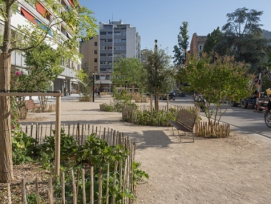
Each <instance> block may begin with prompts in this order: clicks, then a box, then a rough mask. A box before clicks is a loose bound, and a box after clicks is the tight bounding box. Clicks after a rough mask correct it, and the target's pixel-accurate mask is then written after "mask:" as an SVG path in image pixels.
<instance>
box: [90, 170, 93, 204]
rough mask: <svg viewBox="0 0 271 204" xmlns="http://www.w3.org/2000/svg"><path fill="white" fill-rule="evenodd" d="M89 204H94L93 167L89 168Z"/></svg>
mask: <svg viewBox="0 0 271 204" xmlns="http://www.w3.org/2000/svg"><path fill="white" fill-rule="evenodd" d="M90 204H94V173H93V166H91V167H90Z"/></svg>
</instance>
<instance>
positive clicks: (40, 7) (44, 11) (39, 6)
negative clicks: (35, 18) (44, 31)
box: [36, 2, 46, 16]
mask: <svg viewBox="0 0 271 204" xmlns="http://www.w3.org/2000/svg"><path fill="white" fill-rule="evenodd" d="M36 9H37V11H38V12H39V13H40V14H41V15H42V16H45V15H46V9H45V8H44V7H43V5H41V4H40V3H39V2H36Z"/></svg>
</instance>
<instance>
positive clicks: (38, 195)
mask: <svg viewBox="0 0 271 204" xmlns="http://www.w3.org/2000/svg"><path fill="white" fill-rule="evenodd" d="M35 183H36V197H37V204H40V194H39V184H38V178H37V177H36V179H35Z"/></svg>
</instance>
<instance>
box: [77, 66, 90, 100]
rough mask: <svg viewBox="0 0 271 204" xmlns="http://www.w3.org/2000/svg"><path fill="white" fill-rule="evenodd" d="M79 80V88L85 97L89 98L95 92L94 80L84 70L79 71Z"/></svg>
mask: <svg viewBox="0 0 271 204" xmlns="http://www.w3.org/2000/svg"><path fill="white" fill-rule="evenodd" d="M76 77H77V79H79V88H80V91H81V93H82V94H83V96H84V97H89V94H90V92H92V91H93V78H92V76H90V75H88V74H87V73H86V72H85V71H84V70H82V69H81V70H79V71H77V73H76Z"/></svg>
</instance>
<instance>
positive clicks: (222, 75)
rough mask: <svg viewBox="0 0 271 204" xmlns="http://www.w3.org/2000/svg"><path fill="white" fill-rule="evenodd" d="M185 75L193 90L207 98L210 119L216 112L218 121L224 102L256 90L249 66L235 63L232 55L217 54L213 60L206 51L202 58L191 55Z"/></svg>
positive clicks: (184, 70) (238, 98) (184, 77)
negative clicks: (221, 55)
mask: <svg viewBox="0 0 271 204" xmlns="http://www.w3.org/2000/svg"><path fill="white" fill-rule="evenodd" d="M182 77H183V79H186V81H188V83H189V84H190V86H189V88H188V89H189V90H190V91H191V90H193V91H195V92H198V93H200V94H202V96H203V98H204V99H206V101H207V102H206V112H205V113H206V116H207V118H208V119H209V120H210V118H211V117H212V115H213V114H215V120H216V119H217V118H216V117H217V115H218V113H219V115H220V117H221V116H222V115H223V113H224V112H221V101H226V100H228V101H238V100H240V99H242V98H245V97H247V96H249V95H250V93H252V90H253V83H252V82H253V80H252V79H253V77H254V76H253V75H249V74H248V66H247V65H246V64H243V63H240V62H235V61H234V58H233V57H219V56H216V58H215V61H214V60H213V58H210V57H208V56H207V55H205V54H203V55H202V57H201V58H200V59H195V58H191V57H190V56H189V58H188V63H187V66H186V67H185V69H183V74H182ZM189 90H188V91H189ZM211 106H214V108H212V107H211ZM219 120H220V118H219Z"/></svg>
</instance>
